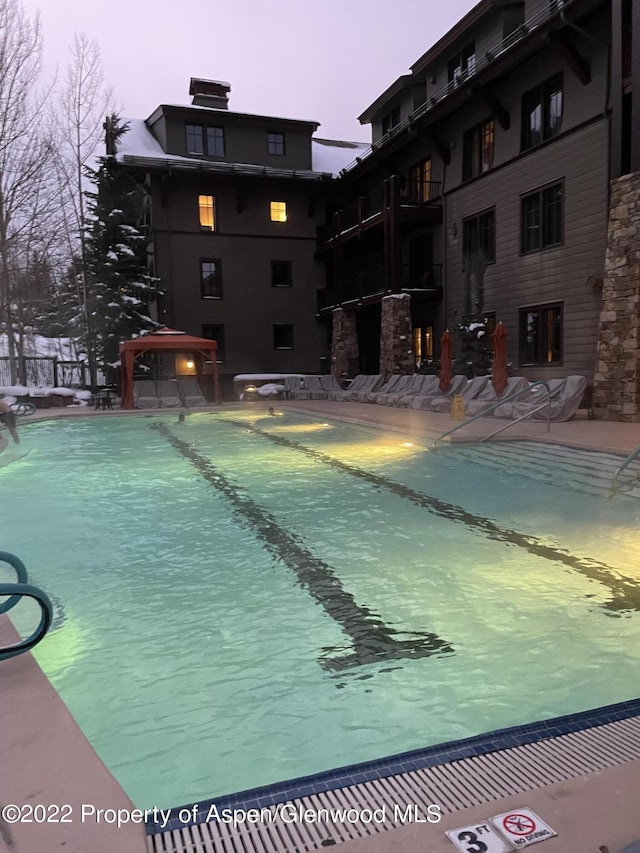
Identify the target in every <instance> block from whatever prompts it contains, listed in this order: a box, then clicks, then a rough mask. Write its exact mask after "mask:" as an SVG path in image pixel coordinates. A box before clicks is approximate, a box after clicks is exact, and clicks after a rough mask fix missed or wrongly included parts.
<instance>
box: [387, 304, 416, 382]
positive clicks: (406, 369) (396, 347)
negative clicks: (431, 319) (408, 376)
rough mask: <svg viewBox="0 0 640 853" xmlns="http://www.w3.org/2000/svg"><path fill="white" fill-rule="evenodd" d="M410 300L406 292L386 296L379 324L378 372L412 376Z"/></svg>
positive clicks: (413, 362) (413, 367) (413, 371)
mask: <svg viewBox="0 0 640 853" xmlns="http://www.w3.org/2000/svg"><path fill="white" fill-rule="evenodd" d="M415 370H416V363H415V359H414V357H413V329H412V326H411V297H410V296H409V294H408V293H397V294H392V295H391V296H385V297H384V299H383V300H382V319H381V323H380V373H382V375H383V376H385V377H388V376H391V374H392V373H415Z"/></svg>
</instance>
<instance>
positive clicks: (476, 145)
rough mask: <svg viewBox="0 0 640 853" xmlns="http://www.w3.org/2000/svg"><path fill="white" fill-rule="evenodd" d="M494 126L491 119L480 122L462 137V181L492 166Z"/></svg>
mask: <svg viewBox="0 0 640 853" xmlns="http://www.w3.org/2000/svg"><path fill="white" fill-rule="evenodd" d="M494 139H495V126H494V123H493V119H487V121H483V122H480V124H477V125H476V126H475V127H472V128H471V130H468V131H467V132H466V133H465V134H464V137H463V152H462V180H463V181H468V180H469V179H470V178H475V177H477V176H478V175H481V174H482V173H483V172H488V171H489V169H490V168H491V167H492V166H493V151H494Z"/></svg>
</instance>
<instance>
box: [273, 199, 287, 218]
mask: <svg viewBox="0 0 640 853" xmlns="http://www.w3.org/2000/svg"><path fill="white" fill-rule="evenodd" d="M271 221H272V222H286V221H287V203H286V201H272V202H271Z"/></svg>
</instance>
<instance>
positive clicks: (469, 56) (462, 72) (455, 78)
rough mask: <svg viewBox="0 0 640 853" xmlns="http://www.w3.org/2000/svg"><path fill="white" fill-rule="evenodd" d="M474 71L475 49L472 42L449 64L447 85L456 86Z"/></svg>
mask: <svg viewBox="0 0 640 853" xmlns="http://www.w3.org/2000/svg"><path fill="white" fill-rule="evenodd" d="M475 70H476V47H475V44H474V42H471V44H468V45H467V46H466V47H465V48H464V49H463V50H461V51H460V53H458V54H457V55H456V56H454V58H453V59H452V60H451V61H450V62H449V65H448V71H449V83H453V84H454V86H457V85H458V84H459V83H461V82H462V81H463V80H464V79H465V77H469V76H470V75H471V74H473V73H474V72H475Z"/></svg>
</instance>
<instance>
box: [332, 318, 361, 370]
mask: <svg viewBox="0 0 640 853" xmlns="http://www.w3.org/2000/svg"><path fill="white" fill-rule="evenodd" d="M357 358H358V331H357V329H356V315H355V311H345V310H344V308H336V309H335V311H334V312H333V334H332V338H331V374H332V375H333V376H335V378H336V379H337V380H338V381H341V380H343V379H345V378H346V377H347V376H348V375H349V362H350V361H351V360H352V359H357Z"/></svg>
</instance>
